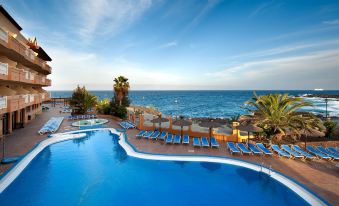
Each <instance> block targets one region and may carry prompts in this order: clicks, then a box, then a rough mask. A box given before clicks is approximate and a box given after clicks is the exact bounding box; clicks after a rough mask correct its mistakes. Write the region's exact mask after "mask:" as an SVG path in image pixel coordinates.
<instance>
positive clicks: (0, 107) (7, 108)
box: [0, 93, 50, 114]
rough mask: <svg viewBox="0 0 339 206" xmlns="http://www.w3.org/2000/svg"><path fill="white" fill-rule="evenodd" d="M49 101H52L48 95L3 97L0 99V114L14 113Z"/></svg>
mask: <svg viewBox="0 0 339 206" xmlns="http://www.w3.org/2000/svg"><path fill="white" fill-rule="evenodd" d="M48 100H50V96H49V94H48V93H40V94H26V95H13V96H2V97H0V114H4V113H7V112H14V111H17V110H20V109H23V108H25V107H27V106H31V105H33V104H40V103H42V102H44V101H48Z"/></svg>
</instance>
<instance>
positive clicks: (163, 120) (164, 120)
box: [151, 115, 169, 132]
mask: <svg viewBox="0 0 339 206" xmlns="http://www.w3.org/2000/svg"><path fill="white" fill-rule="evenodd" d="M168 121H169V120H168V119H167V118H163V117H161V115H159V116H158V117H157V118H155V119H152V120H151V122H152V123H156V124H159V131H160V132H161V123H163V122H168Z"/></svg>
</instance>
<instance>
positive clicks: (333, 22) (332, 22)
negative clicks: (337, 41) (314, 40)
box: [324, 19, 339, 25]
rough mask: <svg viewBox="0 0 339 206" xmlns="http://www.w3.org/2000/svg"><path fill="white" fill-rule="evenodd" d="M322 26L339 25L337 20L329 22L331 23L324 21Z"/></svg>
mask: <svg viewBox="0 0 339 206" xmlns="http://www.w3.org/2000/svg"><path fill="white" fill-rule="evenodd" d="M324 24H329V25H338V24H339V19H336V20H331V21H324Z"/></svg>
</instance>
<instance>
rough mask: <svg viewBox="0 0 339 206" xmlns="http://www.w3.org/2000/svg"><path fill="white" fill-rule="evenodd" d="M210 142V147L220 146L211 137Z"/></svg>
mask: <svg viewBox="0 0 339 206" xmlns="http://www.w3.org/2000/svg"><path fill="white" fill-rule="evenodd" d="M210 140H211V147H219V146H220V145H219V143H218V141H217V140H216V139H215V137H211V138H210Z"/></svg>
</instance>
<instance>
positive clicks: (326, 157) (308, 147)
mask: <svg viewBox="0 0 339 206" xmlns="http://www.w3.org/2000/svg"><path fill="white" fill-rule="evenodd" d="M306 149H307V151H309V152H310V153H312V154H314V155H315V156H317V157H318V158H320V159H324V160H332V158H331V157H330V156H328V155H325V154H323V153H321V152H320V151H319V150H317V149H316V148H314V147H313V146H311V145H308V146H306Z"/></svg>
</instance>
